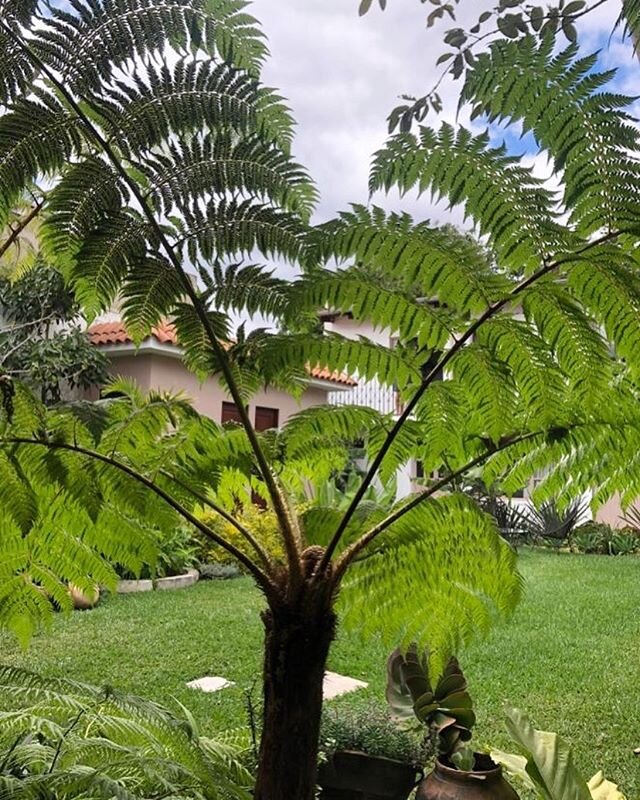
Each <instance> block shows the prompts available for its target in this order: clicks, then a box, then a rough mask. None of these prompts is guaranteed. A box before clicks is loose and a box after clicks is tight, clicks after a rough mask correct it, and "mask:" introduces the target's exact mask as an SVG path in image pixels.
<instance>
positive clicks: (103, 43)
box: [36, 0, 267, 93]
mask: <svg viewBox="0 0 640 800" xmlns="http://www.w3.org/2000/svg"><path fill="white" fill-rule="evenodd" d="M246 6H247V4H246V3H244V2H238V0H215V1H214V2H205V0H197V1H196V2H193V0H192V1H191V2H185V0H151V2H145V0H111V2H105V0H76V2H74V3H73V4H72V9H71V10H67V9H56V8H53V9H51V11H50V13H49V15H48V16H47V18H46V24H45V26H44V29H43V30H41V31H39V36H38V39H37V40H36V48H37V52H39V53H43V54H45V55H46V57H47V58H48V59H51V60H55V61H57V63H58V64H59V65H60V70H61V72H62V75H63V78H64V80H65V82H66V83H67V85H69V86H70V87H71V88H72V89H73V90H74V91H77V92H81V93H87V92H90V91H96V89H98V88H100V87H101V86H104V85H105V84H108V83H109V82H110V81H111V80H112V78H113V75H114V72H115V71H116V70H117V69H118V67H123V66H125V65H126V64H127V62H129V61H132V60H138V61H145V60H147V59H148V58H149V57H153V56H154V55H155V54H157V53H161V52H163V51H166V49H168V48H169V47H171V48H172V49H174V50H175V51H176V52H179V53H180V52H181V53H184V52H188V51H189V50H192V51H198V50H201V51H202V52H203V53H206V54H207V55H208V56H209V58H215V57H216V56H218V55H219V56H220V57H221V58H222V59H223V60H227V61H233V62H234V63H235V64H237V65H238V67H240V68H241V69H245V70H248V71H249V72H252V73H254V75H257V74H258V72H259V69H260V66H261V64H262V62H263V60H264V58H265V56H266V53H267V50H266V46H265V44H264V34H263V33H262V32H261V31H260V29H259V27H258V25H257V23H256V20H255V19H253V18H252V17H251V16H250V15H248V14H246V12H245V11H244V9H245V8H246Z"/></svg>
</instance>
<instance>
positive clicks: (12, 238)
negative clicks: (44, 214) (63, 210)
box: [0, 199, 44, 258]
mask: <svg viewBox="0 0 640 800" xmlns="http://www.w3.org/2000/svg"><path fill="white" fill-rule="evenodd" d="M43 206H44V199H42V200H39V201H37V202H36V204H35V205H34V207H33V208H32V209H31V211H30V212H29V213H28V214H27V215H26V216H25V217H23V218H22V219H21V220H19V221H18V224H17V225H16V227H15V228H12V230H11V233H10V234H9V236H8V237H7V238H6V239H5V241H4V242H2V244H0V258H2V256H3V255H4V254H5V253H6V252H7V250H9V248H10V247H11V246H12V245H13V244H14V243H15V242H16V241H17V239H18V237H19V236H20V234H21V233H22V231H23V230H24V229H25V228H26V227H27V226H28V225H29V223H30V222H32V221H33V220H34V219H35V218H36V217H37V216H38V214H39V213H40V212H41V211H42V208H43Z"/></svg>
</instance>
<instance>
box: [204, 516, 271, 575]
mask: <svg viewBox="0 0 640 800" xmlns="http://www.w3.org/2000/svg"><path fill="white" fill-rule="evenodd" d="M197 516H198V518H199V519H200V520H202V522H204V523H206V524H207V525H208V526H209V527H210V528H212V529H213V530H214V531H216V533H219V534H220V536H224V538H225V539H226V540H227V541H228V542H229V543H230V544H233V545H234V546H235V547H237V548H238V550H241V551H242V552H243V553H247V554H251V555H255V553H254V551H253V548H252V547H251V545H250V544H249V543H248V542H247V540H246V539H245V538H244V536H243V535H242V534H241V533H240V531H238V529H237V528H235V527H234V526H233V525H231V523H230V522H227V521H226V520H224V519H223V518H222V517H221V516H220V515H219V514H216V513H215V512H213V511H208V510H206V509H204V510H200V511H199V512H198V513H197ZM235 517H236V519H237V520H238V522H240V523H241V524H242V525H243V526H244V527H245V528H247V529H248V530H249V531H250V532H251V534H252V536H253V537H254V538H255V539H256V541H257V542H258V543H259V544H260V545H261V546H262V547H263V548H264V550H266V551H267V553H269V555H271V556H273V557H274V558H276V559H277V560H284V550H283V547H282V539H281V536H280V528H279V526H278V520H277V518H276V515H275V514H274V513H273V511H271V510H270V509H262V508H260V507H259V506H256V505H253V504H251V505H247V506H244V507H243V508H242V509H241V510H240V511H239V512H236V513H235ZM195 541H196V543H197V544H196V552H197V556H198V559H199V561H200V562H201V563H203V564H236V561H235V559H234V558H233V556H231V555H229V553H227V552H226V550H223V549H222V548H221V547H218V546H217V545H215V544H213V543H212V542H211V541H210V540H209V539H207V538H206V537H205V536H204V535H203V534H198V535H197V536H196V538H195Z"/></svg>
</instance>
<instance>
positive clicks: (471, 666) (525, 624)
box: [0, 551, 640, 797]
mask: <svg viewBox="0 0 640 800" xmlns="http://www.w3.org/2000/svg"><path fill="white" fill-rule="evenodd" d="M521 569H522V572H523V574H524V576H525V579H526V582H527V591H526V598H525V600H524V601H523V603H522V604H521V606H520V608H519V609H518V611H517V613H516V615H515V617H514V619H513V620H512V621H511V622H510V623H508V624H506V625H501V626H499V627H498V628H497V629H496V630H494V632H493V634H492V636H491V637H490V639H489V640H487V641H486V642H483V643H481V644H478V645H475V646H473V647H471V648H468V649H467V651H466V652H464V653H462V654H461V660H462V663H463V666H464V669H465V673H466V674H467V677H468V679H469V683H470V687H471V691H472V694H473V696H474V698H475V700H476V705H477V712H478V717H479V721H480V722H479V725H478V728H477V731H476V740H477V741H478V743H480V744H484V743H489V742H490V743H492V744H497V745H500V746H507V745H508V740H507V739H506V737H505V736H504V734H503V728H502V721H501V708H502V705H503V704H504V703H505V702H509V703H511V704H514V705H518V706H520V707H521V708H523V709H526V710H527V712H528V713H529V714H530V716H531V717H532V719H533V720H534V722H535V724H536V725H537V726H539V727H542V728H546V729H549V730H557V731H558V732H559V733H561V734H562V735H564V736H565V737H566V738H568V739H569V740H570V741H571V742H572V743H573V744H574V747H575V751H576V758H577V761H578V765H579V767H580V768H581V769H582V770H583V771H584V772H585V773H586V774H591V773H593V772H595V771H596V770H597V769H599V768H603V769H604V770H605V772H606V774H607V775H608V776H609V777H611V778H612V779H614V780H616V781H618V782H619V783H620V784H621V785H622V787H623V788H624V789H625V790H626V792H627V794H628V796H630V797H637V796H639V795H640V759H638V758H637V757H636V756H634V755H633V752H632V751H633V748H634V747H637V746H640V692H639V686H638V682H639V679H640V667H639V662H638V656H639V654H640V615H639V614H638V609H639V608H640V559H636V558H632V557H630V558H609V557H603V556H576V555H568V554H559V555H558V554H555V553H549V552H541V551H525V552H523V553H522V554H521ZM261 605H262V603H261V598H260V595H259V594H258V593H257V592H256V591H255V590H254V589H253V587H252V585H251V583H250V582H249V581H248V580H246V579H241V580H236V581H229V582H211V583H209V582H207V583H204V582H203V583H200V584H198V585H196V586H195V587H193V588H192V589H188V590H185V591H180V592H158V593H153V594H141V595H129V596H122V597H113V598H110V599H108V600H107V601H106V602H104V603H102V604H101V606H99V607H98V608H97V609H95V610H94V611H91V612H84V613H76V614H74V615H73V617H72V618H70V619H63V618H58V619H57V620H56V623H55V625H54V627H53V629H52V630H51V631H50V632H48V633H44V634H41V635H39V636H37V637H36V638H35V640H34V641H33V644H32V646H31V648H30V649H29V650H28V651H26V652H23V651H22V650H20V648H19V647H18V646H17V645H16V644H15V643H14V642H13V640H11V639H10V638H9V637H8V636H7V635H5V634H2V635H0V661H2V662H3V663H11V664H15V665H21V666H25V667H27V668H30V669H34V670H38V671H40V672H44V673H47V674H55V675H66V676H71V677H75V678H77V679H79V680H84V681H89V682H92V683H109V684H112V685H117V686H119V687H121V688H123V689H127V690H129V691H132V692H136V693H139V694H143V695H145V696H147V697H151V698H153V699H156V700H159V701H161V702H165V703H171V702H173V699H174V698H175V699H177V700H179V701H180V702H182V703H184V704H186V705H187V706H188V707H189V708H190V709H191V710H192V711H193V713H194V715H195V717H196V719H197V720H198V721H199V723H200V725H201V729H202V732H203V733H206V732H213V731H216V730H220V729H222V728H233V727H238V726H239V725H242V724H243V722H244V720H245V719H246V712H245V707H246V692H247V691H250V690H251V688H252V687H253V690H254V695H255V698H256V700H257V698H258V696H259V688H260V687H259V677H258V676H259V669H260V653H261V647H260V643H261V627H260V622H259V619H258V612H259V610H260V607H261ZM385 655H386V650H385V648H384V646H383V645H382V643H381V642H380V641H377V640H373V641H368V642H366V643H365V644H363V643H362V642H361V641H360V640H356V639H355V638H354V637H352V636H347V635H346V634H343V635H341V636H340V637H339V640H338V642H337V646H336V648H335V649H334V651H333V653H332V655H331V660H330V664H329V667H330V669H332V670H334V671H336V672H341V673H344V674H348V675H351V676H353V677H356V678H361V679H363V680H366V681H369V683H370V687H369V689H367V690H366V691H362V692H359V693H358V694H357V695H352V696H350V697H346V698H343V699H340V700H337V701H332V703H333V704H336V703H338V704H339V703H345V704H358V703H368V702H371V700H372V699H380V702H382V697H383V686H384V660H385ZM205 674H210V675H223V676H225V677H227V678H229V679H231V680H233V681H235V683H236V686H235V687H233V688H230V689H227V690H225V691H223V692H220V693H219V694H216V695H205V694H202V693H200V692H196V691H193V690H190V689H187V688H186V686H185V682H186V681H188V680H190V679H192V678H197V677H201V676H202V675H205Z"/></svg>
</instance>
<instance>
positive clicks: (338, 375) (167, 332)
mask: <svg viewBox="0 0 640 800" xmlns="http://www.w3.org/2000/svg"><path fill="white" fill-rule="evenodd" d="M88 334H89V340H90V342H91V344H95V345H96V346H98V347H100V346H101V345H105V344H132V343H133V339H132V338H131V336H130V335H129V332H128V331H127V328H126V326H125V324H124V322H122V320H113V321H112V322H96V323H94V324H93V325H91V327H90V328H89V330H88ZM151 335H152V336H153V338H154V339H155V340H156V341H157V342H159V343H160V344H168V345H175V346H177V345H178V344H179V342H178V333H177V331H176V327H175V325H173V324H172V323H171V322H163V323H161V324H160V325H157V326H156V327H154V328H152V329H151ZM309 375H311V377H312V378H316V379H317V380H320V381H329V382H330V383H340V384H342V385H343V386H357V385H358V384H357V381H354V379H353V378H351V377H349V375H345V374H344V373H342V372H337V371H334V372H332V371H331V370H329V369H327V367H319V366H315V367H312V368H310V369H309Z"/></svg>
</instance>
